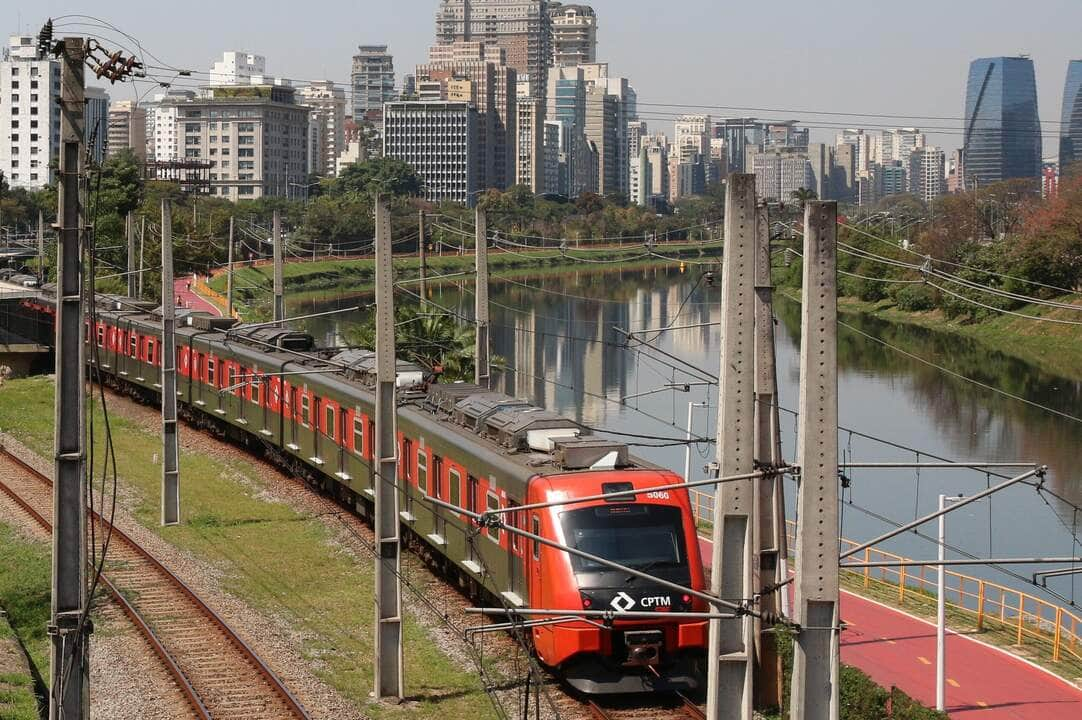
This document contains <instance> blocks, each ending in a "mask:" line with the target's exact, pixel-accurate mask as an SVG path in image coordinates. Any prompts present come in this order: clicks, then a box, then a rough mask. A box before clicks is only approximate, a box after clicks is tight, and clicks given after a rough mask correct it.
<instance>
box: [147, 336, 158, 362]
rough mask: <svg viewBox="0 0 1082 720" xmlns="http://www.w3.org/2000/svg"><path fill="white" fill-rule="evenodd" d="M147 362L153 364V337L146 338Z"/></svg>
mask: <svg viewBox="0 0 1082 720" xmlns="http://www.w3.org/2000/svg"><path fill="white" fill-rule="evenodd" d="M147 362H148V363H150V364H151V365H155V364H156V363H155V362H154V338H147Z"/></svg>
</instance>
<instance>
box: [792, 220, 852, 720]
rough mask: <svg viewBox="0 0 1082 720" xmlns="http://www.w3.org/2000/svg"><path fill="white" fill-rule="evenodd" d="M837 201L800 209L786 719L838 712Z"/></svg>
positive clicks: (831, 716)
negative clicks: (795, 495) (794, 626)
mask: <svg viewBox="0 0 1082 720" xmlns="http://www.w3.org/2000/svg"><path fill="white" fill-rule="evenodd" d="M837 234H838V204H837V203H835V202H809V203H808V205H807V207H806V208H805V211H804V285H803V287H804V289H803V302H802V305H801V342H800V437H799V442H798V446H797V464H798V465H799V466H800V468H801V480H800V494H799V499H798V501H797V505H798V518H799V521H798V525H797V536H796V596H795V600H794V603H793V605H794V612H795V615H796V618H795V619H796V621H797V622H798V623H799V624H800V626H801V628H802V629H801V630H800V632H799V633H798V634H797V636H796V640H795V642H794V643H793V678H792V682H793V684H792V700H791V703H790V708H791V710H790V712H791V717H792V720H836V718H837V717H838V670H839V667H838V666H839V645H838V641H839V637H838V635H839V633H838V630H837V628H838V562H837V558H838V550H839V542H840V541H839V538H838V290H837V285H838V277H837V250H838V235H837Z"/></svg>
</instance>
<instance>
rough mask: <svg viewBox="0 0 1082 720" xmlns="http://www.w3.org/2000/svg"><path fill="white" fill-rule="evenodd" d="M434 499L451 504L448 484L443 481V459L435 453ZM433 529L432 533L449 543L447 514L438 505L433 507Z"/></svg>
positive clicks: (433, 459)
mask: <svg viewBox="0 0 1082 720" xmlns="http://www.w3.org/2000/svg"><path fill="white" fill-rule="evenodd" d="M431 482H432V497H434V498H436V499H437V500H443V501H444V502H450V500H449V499H448V493H447V483H446V482H445V481H444V479H443V458H441V457H440V456H439V455H436V454H435V453H433V454H432V472H431ZM432 517H433V522H432V525H433V528H432V531H433V532H434V533H436V534H437V535H439V536H440V537H441V538H443V540H444V542H446V541H447V513H446V511H445V510H444V509H443V508H441V507H438V506H436V505H433V506H432Z"/></svg>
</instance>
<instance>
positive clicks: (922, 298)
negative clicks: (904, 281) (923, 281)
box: [894, 285, 936, 312]
mask: <svg viewBox="0 0 1082 720" xmlns="http://www.w3.org/2000/svg"><path fill="white" fill-rule="evenodd" d="M894 302H895V304H896V305H897V306H898V309H899V310H907V311H909V312H923V311H925V310H932V309H934V308H935V306H936V295H935V291H934V290H932V289H931V288H929V287H927V286H925V285H906V286H904V287H902V288H901V289H900V290H898V291H897V292H896V293H895V294H894Z"/></svg>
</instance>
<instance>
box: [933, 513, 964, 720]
mask: <svg viewBox="0 0 1082 720" xmlns="http://www.w3.org/2000/svg"><path fill="white" fill-rule="evenodd" d="M963 499H964V497H963V496H962V495H957V496H951V497H947V496H946V495H940V496H939V512H940V513H942V514H941V515H940V516H939V570H938V573H937V576H936V602H935V616H936V623H935V709H936V710H938V711H939V712H944V711H946V707H947V668H946V663H947V657H946V655H947V597H946V593H947V570H946V568H945V567H944V565H943V563H944V561H945V560H946V559H947V557H946V555H947V548H946V542H947V521H946V518H947V514H946V513H944V512H943V510H944V509H945V508H946V506H947V503H948V502H954V501H957V500H963Z"/></svg>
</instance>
